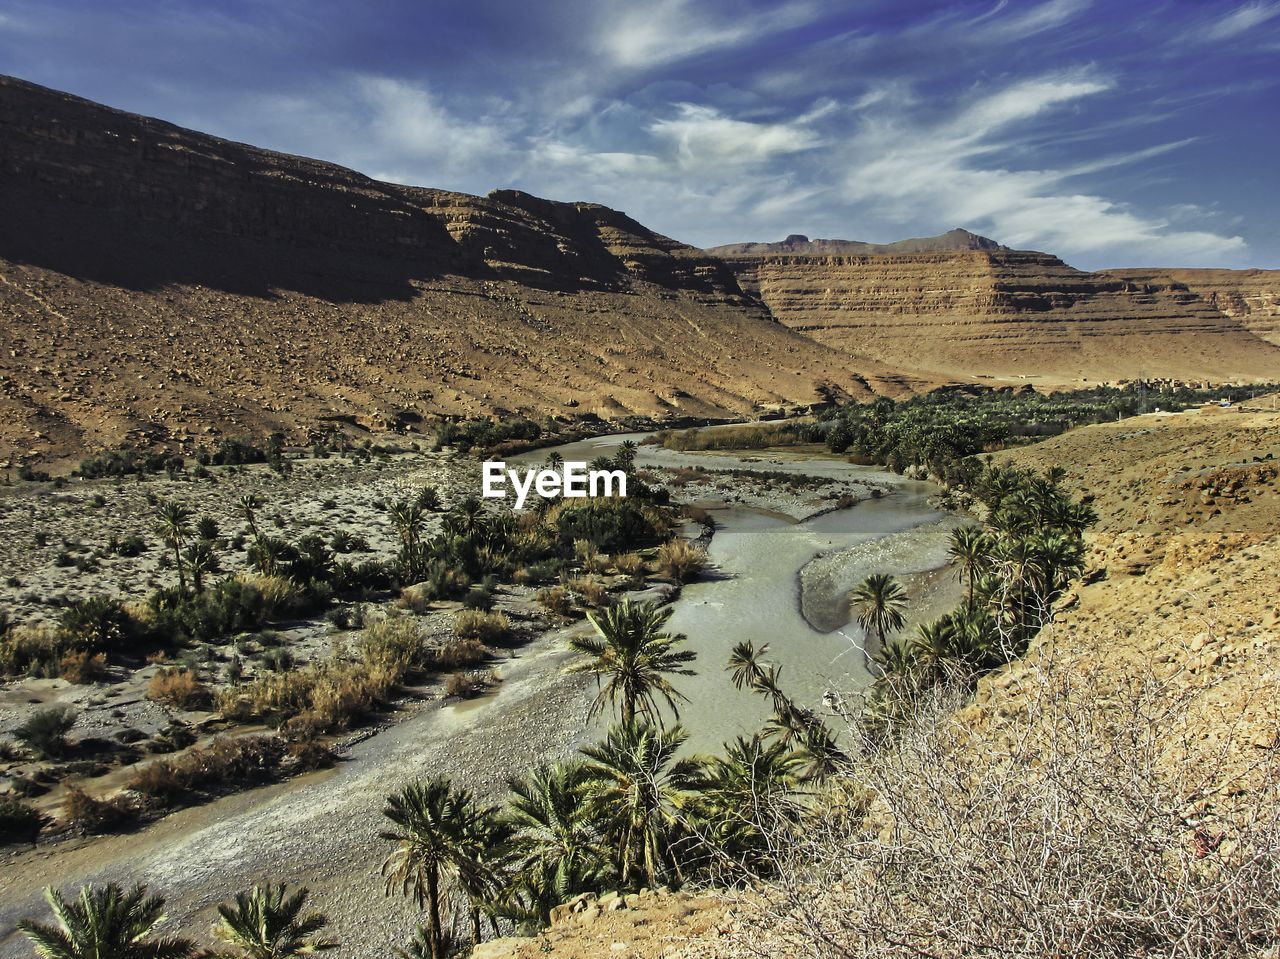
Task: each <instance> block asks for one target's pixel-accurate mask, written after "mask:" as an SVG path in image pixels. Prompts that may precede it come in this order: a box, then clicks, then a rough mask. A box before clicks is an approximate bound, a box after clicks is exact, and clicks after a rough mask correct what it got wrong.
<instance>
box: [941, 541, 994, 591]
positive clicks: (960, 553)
mask: <svg viewBox="0 0 1280 959" xmlns="http://www.w3.org/2000/svg"><path fill="white" fill-rule="evenodd" d="M947 555H948V556H950V557H951V559H952V560H953V561H954V562H955V564H956V566H958V567H959V570H960V580H961V582H964V583H966V584H967V585H968V595H967V598H966V602H967V603H968V605H970V606H972V605H973V599H974V590H975V587H976V584H977V579H978V576H979V575H980V573H981V571H982V570H983V568H985V567H986V565H987V561H988V559H989V558H990V555H991V539H990V537H988V536H987V535H986V533H984V532H983V531H982V530H981V529H980V528H979V527H977V526H957V527H956V528H955V529H953V530H952V531H951V543H950V546H949V547H948V549H947Z"/></svg>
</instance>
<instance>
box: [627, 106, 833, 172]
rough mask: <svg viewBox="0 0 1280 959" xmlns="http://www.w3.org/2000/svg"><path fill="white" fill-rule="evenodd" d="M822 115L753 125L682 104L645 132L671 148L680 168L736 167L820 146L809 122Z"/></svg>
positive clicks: (714, 111) (703, 107)
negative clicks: (670, 115) (670, 114)
mask: <svg viewBox="0 0 1280 959" xmlns="http://www.w3.org/2000/svg"><path fill="white" fill-rule="evenodd" d="M820 115H821V114H820V113H819V114H817V115H812V114H811V115H810V116H807V117H806V116H802V117H800V118H798V119H797V120H794V121H792V122H788V123H752V122H749V121H746V120H736V119H734V118H732V117H728V116H725V115H724V114H723V113H721V112H720V111H719V110H716V109H714V108H713V107H707V106H699V105H697V104H693V103H681V104H677V106H676V114H675V116H673V117H670V118H664V119H659V120H655V121H654V122H653V123H652V124H650V126H649V132H651V133H652V134H653V135H654V136H655V137H657V138H658V139H659V140H661V141H664V142H666V143H667V144H669V145H670V146H671V148H672V150H673V154H672V155H673V158H674V159H675V161H676V162H677V163H679V164H680V165H681V166H683V167H705V166H708V165H723V164H731V165H734V166H737V165H740V164H744V163H759V162H763V161H767V160H770V159H772V158H774V157H778V156H783V155H786V154H789V153H798V152H800V151H802V150H812V149H814V148H815V147H817V146H819V145H820V144H821V142H822V140H821V138H820V137H819V136H818V135H817V134H816V133H814V132H813V130H812V128H811V126H810V124H811V122H812V121H813V120H814V119H816V118H817V116H820Z"/></svg>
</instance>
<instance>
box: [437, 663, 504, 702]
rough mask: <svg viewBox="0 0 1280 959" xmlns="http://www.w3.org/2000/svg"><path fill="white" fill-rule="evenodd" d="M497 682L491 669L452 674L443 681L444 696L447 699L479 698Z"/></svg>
mask: <svg viewBox="0 0 1280 959" xmlns="http://www.w3.org/2000/svg"><path fill="white" fill-rule="evenodd" d="M497 681H498V674H497V673H495V672H494V671H493V670H492V669H484V670H471V671H470V672H464V673H453V674H451V675H450V676H449V678H448V679H447V680H446V681H445V684H444V694H445V696H446V697H447V698H454V699H470V698H471V697H472V696H479V695H480V694H481V693H483V692H484V691H485V690H486V689H488V688H489V687H490V686H493V685H494V684H496V683H497Z"/></svg>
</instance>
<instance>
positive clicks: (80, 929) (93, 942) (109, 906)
mask: <svg viewBox="0 0 1280 959" xmlns="http://www.w3.org/2000/svg"><path fill="white" fill-rule="evenodd" d="M44 898H45V900H46V901H47V902H48V903H49V907H50V908H51V909H52V910H53V915H54V917H55V918H56V919H57V920H58V925H57V926H49V925H45V924H44V923H39V922H35V921H33V920H31V919H24V920H23V921H22V922H20V923H18V930H19V931H20V932H21V933H22V934H23V935H25V936H26V937H27V938H28V939H30V940H31V942H32V944H33V945H34V946H35V950H36V953H37V954H38V955H40V956H41V957H42V959H194V957H195V956H196V955H198V950H197V949H196V946H195V943H193V942H192V941H191V940H190V939H182V938H177V937H174V938H165V939H154V938H149V937H150V935H151V931H152V930H153V929H154V928H155V927H156V926H157V925H159V924H160V922H161V921H162V920H163V919H164V899H162V898H161V897H160V896H148V895H147V887H146V886H144V885H141V884H138V885H135V886H134V887H133V888H132V889H130V890H129V891H128V892H125V891H124V889H122V888H121V887H120V886H118V885H117V884H116V883H114V882H112V883H108V884H107V885H105V886H92V885H90V886H82V887H81V888H80V896H79V897H78V898H77V899H76V900H74V901H73V902H67V900H66V899H64V898H63V897H62V895H61V894H60V893H59V892H58V891H57V890H56V889H54V888H53V887H52V886H50V887H48V888H47V889H45V891H44Z"/></svg>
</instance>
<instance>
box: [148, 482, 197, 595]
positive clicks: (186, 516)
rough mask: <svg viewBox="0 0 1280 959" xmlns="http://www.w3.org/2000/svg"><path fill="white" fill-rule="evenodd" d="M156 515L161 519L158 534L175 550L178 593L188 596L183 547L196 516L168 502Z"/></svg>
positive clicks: (185, 508)
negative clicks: (192, 519) (193, 517)
mask: <svg viewBox="0 0 1280 959" xmlns="http://www.w3.org/2000/svg"><path fill="white" fill-rule="evenodd" d="M156 515H157V517H158V518H159V524H158V525H157V527H156V532H157V533H158V534H159V536H160V538H161V539H162V540H164V543H165V545H166V546H168V547H169V548H170V549H171V550H173V562H174V565H175V566H176V567H177V568H178V591H179V592H180V593H182V594H183V595H186V592H187V573H186V567H185V566H184V565H183V557H182V546H183V544H184V543H185V542H186V540H187V536H188V534H189V533H190V532H191V529H190V523H191V517H192V516H193V515H194V514H193V513H192V511H191V510H190V509H189V508H187V507H186V506H183V505H182V504H181V503H177V502H174V501H173V500H166V501H165V502H163V503H161V504H160V507H159V509H158V510H157V511H156Z"/></svg>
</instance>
